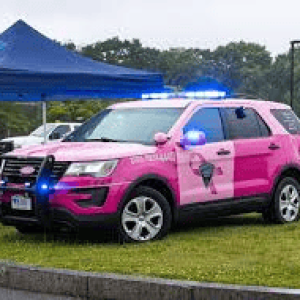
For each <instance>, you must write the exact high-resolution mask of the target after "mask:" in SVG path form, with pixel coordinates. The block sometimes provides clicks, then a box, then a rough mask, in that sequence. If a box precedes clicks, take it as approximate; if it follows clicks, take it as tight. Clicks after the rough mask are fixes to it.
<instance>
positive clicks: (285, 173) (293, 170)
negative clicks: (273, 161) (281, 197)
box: [271, 164, 300, 199]
mask: <svg viewBox="0 0 300 300" xmlns="http://www.w3.org/2000/svg"><path fill="white" fill-rule="evenodd" d="M285 177H292V178H295V179H296V180H297V181H298V182H299V184H300V165H297V164H288V165H286V166H284V167H283V168H282V169H281V170H280V172H279V174H278V175H277V176H276V177H275V180H274V183H273V187H272V192H271V199H273V196H274V193H275V191H276V188H277V186H278V184H279V182H280V181H281V180H282V179H283V178H285Z"/></svg>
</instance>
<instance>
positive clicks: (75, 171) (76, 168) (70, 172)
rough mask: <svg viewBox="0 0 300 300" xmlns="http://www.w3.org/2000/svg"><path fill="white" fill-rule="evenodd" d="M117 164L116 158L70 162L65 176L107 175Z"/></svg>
mask: <svg viewBox="0 0 300 300" xmlns="http://www.w3.org/2000/svg"><path fill="white" fill-rule="evenodd" d="M117 164H118V160H117V159H115V160H107V161H95V162H83V163H72V164H71V165H70V167H69V168H68V169H67V171H66V173H65V176H81V175H83V176H84V175H91V176H93V177H106V176H109V175H110V174H111V173H112V172H113V171H114V169H115V168H116V166H117Z"/></svg>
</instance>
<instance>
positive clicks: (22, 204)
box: [11, 195, 32, 210]
mask: <svg viewBox="0 0 300 300" xmlns="http://www.w3.org/2000/svg"><path fill="white" fill-rule="evenodd" d="M11 208H12V209H19V210H32V201H31V198H29V197H25V196H23V195H14V196H12V197H11Z"/></svg>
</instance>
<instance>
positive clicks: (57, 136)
mask: <svg viewBox="0 0 300 300" xmlns="http://www.w3.org/2000/svg"><path fill="white" fill-rule="evenodd" d="M60 138H61V136H60V133H59V132H53V133H51V135H50V136H49V139H50V140H59V139H60Z"/></svg>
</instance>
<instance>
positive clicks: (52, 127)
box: [30, 124, 57, 137]
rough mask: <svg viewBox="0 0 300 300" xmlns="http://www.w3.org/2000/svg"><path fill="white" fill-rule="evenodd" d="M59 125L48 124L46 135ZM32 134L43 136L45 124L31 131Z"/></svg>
mask: <svg viewBox="0 0 300 300" xmlns="http://www.w3.org/2000/svg"><path fill="white" fill-rule="evenodd" d="M56 126H57V125H55V124H46V135H48V134H49V133H50V132H51V131H53V129H54V128H56ZM30 136H36V137H43V136H44V125H41V126H40V127H38V128H37V129H36V130H34V131H33V132H31V133H30Z"/></svg>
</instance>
